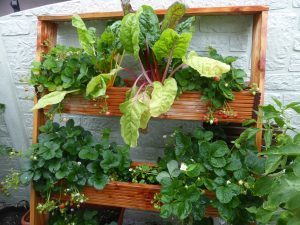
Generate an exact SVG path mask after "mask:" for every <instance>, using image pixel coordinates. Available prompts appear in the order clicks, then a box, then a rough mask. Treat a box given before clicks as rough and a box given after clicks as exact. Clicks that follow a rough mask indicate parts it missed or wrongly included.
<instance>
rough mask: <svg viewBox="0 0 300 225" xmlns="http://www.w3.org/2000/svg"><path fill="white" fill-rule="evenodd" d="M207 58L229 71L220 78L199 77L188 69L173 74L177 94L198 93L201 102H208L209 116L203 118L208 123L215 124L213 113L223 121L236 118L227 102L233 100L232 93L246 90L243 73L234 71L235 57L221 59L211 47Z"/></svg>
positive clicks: (237, 70)
mask: <svg viewBox="0 0 300 225" xmlns="http://www.w3.org/2000/svg"><path fill="white" fill-rule="evenodd" d="M209 57H210V58H213V59H215V60H219V61H221V62H223V63H226V64H228V65H229V66H230V71H228V72H227V73H224V74H223V75H222V76H221V77H217V78H209V77H199V76H198V75H197V72H196V71H195V70H194V69H193V68H191V67H189V68H186V69H182V70H180V71H178V72H176V73H175V79H176V81H177V84H178V94H181V93H182V92H184V91H200V92H201V95H202V97H201V100H202V101H204V102H208V104H209V106H210V107H209V114H208V115H207V117H206V118H205V119H206V120H207V121H208V122H210V123H213V122H216V120H215V118H214V113H215V112H216V111H218V114H219V115H220V116H222V117H223V118H224V119H226V118H228V117H236V116H237V114H236V113H235V112H234V111H233V110H232V109H231V108H230V106H229V105H228V101H232V100H234V95H233V91H237V92H238V91H242V90H244V89H245V88H246V85H245V81H244V78H246V73H245V71H243V70H241V69H236V68H234V66H233V65H232V63H233V62H235V61H236V60H237V57H233V56H227V57H223V56H221V55H220V54H218V52H217V51H216V50H215V49H213V48H212V47H210V48H209Z"/></svg>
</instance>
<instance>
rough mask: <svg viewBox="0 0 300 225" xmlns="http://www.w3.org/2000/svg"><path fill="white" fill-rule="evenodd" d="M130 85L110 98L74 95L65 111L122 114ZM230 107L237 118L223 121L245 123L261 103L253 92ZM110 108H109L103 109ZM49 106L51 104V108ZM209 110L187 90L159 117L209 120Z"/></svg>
mask: <svg viewBox="0 0 300 225" xmlns="http://www.w3.org/2000/svg"><path fill="white" fill-rule="evenodd" d="M127 90H128V88H123V87H121V88H120V87H112V88H109V89H108V90H107V96H108V97H109V98H108V99H101V98H100V99H97V100H86V99H84V98H83V97H82V96H81V95H70V96H68V97H66V98H65V100H64V101H63V111H62V112H64V113H69V114H80V115H91V116H121V115H122V114H121V112H120V110H119V105H120V104H121V103H122V102H124V101H125V93H126V91H127ZM228 105H229V106H230V108H231V109H232V110H233V111H234V112H236V113H237V116H236V117H228V118H223V116H222V115H218V113H216V114H215V117H216V118H218V120H219V122H236V123H237V122H239V123H241V122H243V121H245V120H247V119H251V118H253V108H254V107H255V105H257V102H255V96H253V95H252V94H251V93H250V92H249V91H242V92H237V93H235V100H234V101H232V102H229V104H228ZM106 106H107V107H108V110H107V111H102V109H103V108H105V107H106ZM47 109H49V107H48V108H47ZM207 113H208V105H207V104H206V103H205V102H203V101H201V95H200V94H199V93H198V92H187V93H183V94H182V95H181V96H180V97H179V99H177V100H175V102H174V104H173V105H172V107H171V109H170V110H169V111H168V112H167V113H165V114H163V115H161V116H160V117H159V118H166V119H178V120H196V121H205V120H207V119H206V118H205V117H206V116H207Z"/></svg>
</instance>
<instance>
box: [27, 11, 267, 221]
mask: <svg viewBox="0 0 300 225" xmlns="http://www.w3.org/2000/svg"><path fill="white" fill-rule="evenodd" d="M156 13H157V14H158V15H164V14H165V13H166V10H156ZM186 14H187V15H188V16H203V15H253V31H252V56H251V80H250V83H251V84H253V83H256V84H257V85H258V87H259V90H260V94H259V95H256V96H253V95H251V94H249V92H247V91H243V92H239V93H235V100H234V101H233V102H230V105H231V107H232V109H233V110H234V111H235V112H237V113H238V115H239V116H238V117H237V118H228V119H222V118H219V119H220V122H234V123H241V122H243V121H244V120H245V119H250V118H256V117H255V114H254V113H253V110H257V108H258V105H260V104H263V100H264V79H265V61H266V44H267V18H268V7H266V6H235V7H233V6H230V7H214V8H189V9H187V12H186ZM80 17H81V18H83V19H85V20H105V19H121V18H122V17H123V12H104V13H103V12H102V13H86V14H80ZM71 18H72V15H61V16H48V15H47V16H39V17H38V36H37V52H36V60H38V61H41V60H42V54H43V53H47V52H49V50H50V49H51V48H52V47H54V46H55V45H56V36H57V23H58V22H64V21H71ZM46 41H47V44H45V43H46ZM126 90H128V88H110V89H109V90H108V92H107V94H108V95H109V99H108V100H107V105H108V112H109V113H107V114H104V113H100V111H101V105H100V104H97V102H95V101H87V100H84V99H83V98H82V97H81V96H71V97H67V98H66V100H65V101H64V103H63V104H64V112H65V113H72V114H82V115H93V116H120V112H119V104H120V103H121V102H123V100H124V98H125V92H126ZM37 101H38V96H36V97H35V99H34V102H35V104H36V103H37ZM206 112H207V106H206V105H205V104H203V103H202V102H201V101H200V94H199V93H195V92H194V93H193V92H190V93H184V94H183V95H182V96H181V97H180V99H178V100H176V101H175V103H174V105H173V106H172V108H171V110H170V111H169V112H167V113H166V114H164V115H162V116H161V118H165V119H180V120H203V117H204V115H205V114H206ZM45 121H46V118H45V114H44V110H43V109H40V110H35V111H34V121H33V139H32V140H33V143H37V141H38V135H39V127H40V126H42V125H43V124H44V123H45ZM258 127H261V124H258ZM261 143H262V133H258V135H257V146H261ZM258 150H259V151H260V149H258ZM159 190H160V186H159V185H147V184H132V183H125V182H111V183H109V184H108V185H107V186H106V187H105V188H104V189H103V190H101V191H97V190H95V189H94V188H91V187H86V188H85V190H84V193H85V194H86V195H87V197H88V198H89V200H88V203H93V204H95V205H107V206H120V207H125V208H133V209H141V210H154V208H153V206H152V205H151V200H152V197H153V195H154V194H155V193H157V192H159ZM41 201H42V199H41V198H40V197H39V195H38V193H36V191H35V190H34V187H33V185H31V196H30V225H46V217H45V216H43V215H40V214H38V212H37V210H36V206H37V204H38V203H39V202H41ZM206 213H207V215H208V216H217V215H218V213H217V212H216V210H215V209H212V208H209V209H208V210H207V212H206Z"/></svg>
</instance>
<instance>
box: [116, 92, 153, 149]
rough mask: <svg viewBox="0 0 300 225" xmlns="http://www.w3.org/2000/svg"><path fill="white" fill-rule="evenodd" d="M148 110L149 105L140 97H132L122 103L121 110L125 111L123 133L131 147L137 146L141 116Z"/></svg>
mask: <svg viewBox="0 0 300 225" xmlns="http://www.w3.org/2000/svg"><path fill="white" fill-rule="evenodd" d="M146 110H148V107H147V105H146V104H145V103H143V102H142V100H141V99H139V97H133V98H130V99H128V100H127V101H126V102H124V103H122V104H121V105H120V111H121V112H122V113H123V116H122V117H121V120H120V123H121V135H122V137H123V139H124V142H125V143H126V144H128V145H129V146H130V147H136V146H137V140H138V137H139V128H140V126H141V117H142V115H143V113H144V112H145V111H146Z"/></svg>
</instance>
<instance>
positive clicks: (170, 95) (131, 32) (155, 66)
mask: <svg viewBox="0 0 300 225" xmlns="http://www.w3.org/2000/svg"><path fill="white" fill-rule="evenodd" d="M185 10H186V8H185V6H184V5H183V4H181V3H174V4H173V5H172V6H171V7H169V9H168V12H167V14H166V15H165V17H164V19H163V21H162V22H161V23H159V20H158V17H157V15H156V14H155V13H154V10H153V9H152V8H151V7H150V6H146V5H144V6H142V7H141V8H139V9H138V11H137V12H135V13H128V14H127V15H126V16H124V18H123V19H122V22H121V28H120V41H121V43H122V45H123V47H124V50H125V52H126V53H128V54H130V55H132V56H134V58H135V59H136V60H137V61H138V62H139V66H140V68H141V71H142V73H141V74H140V75H139V76H138V77H137V78H136V80H135V82H134V84H133V86H132V88H131V89H130V91H129V92H128V93H127V96H126V101H125V102H124V103H123V104H121V105H120V111H121V112H122V113H123V116H122V117H121V134H122V137H123V139H124V141H125V143H126V144H128V145H130V146H131V147H135V146H136V145H137V140H138V137H139V128H146V127H147V124H148V121H149V119H150V118H151V117H158V116H160V115H161V114H163V113H165V112H167V111H168V110H169V109H170V107H171V106H172V104H173V102H174V100H175V97H176V94H177V90H178V87H177V82H176V80H175V79H174V77H173V76H174V74H175V73H176V72H177V71H180V70H181V69H182V68H184V67H188V66H189V67H191V68H193V69H194V70H195V71H196V74H197V75H198V76H199V77H200V76H201V77H220V76H221V75H222V74H223V73H226V72H228V71H229V70H230V66H229V65H227V64H226V63H222V62H220V61H217V60H214V59H211V58H207V57H201V56H198V54H197V53H196V52H193V51H192V52H189V53H188V48H189V45H190V41H191V38H192V33H193V30H194V28H193V23H194V21H195V18H194V17H191V18H188V19H187V20H185V21H183V22H181V23H179V21H180V20H181V18H182V17H183V15H184V13H185Z"/></svg>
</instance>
